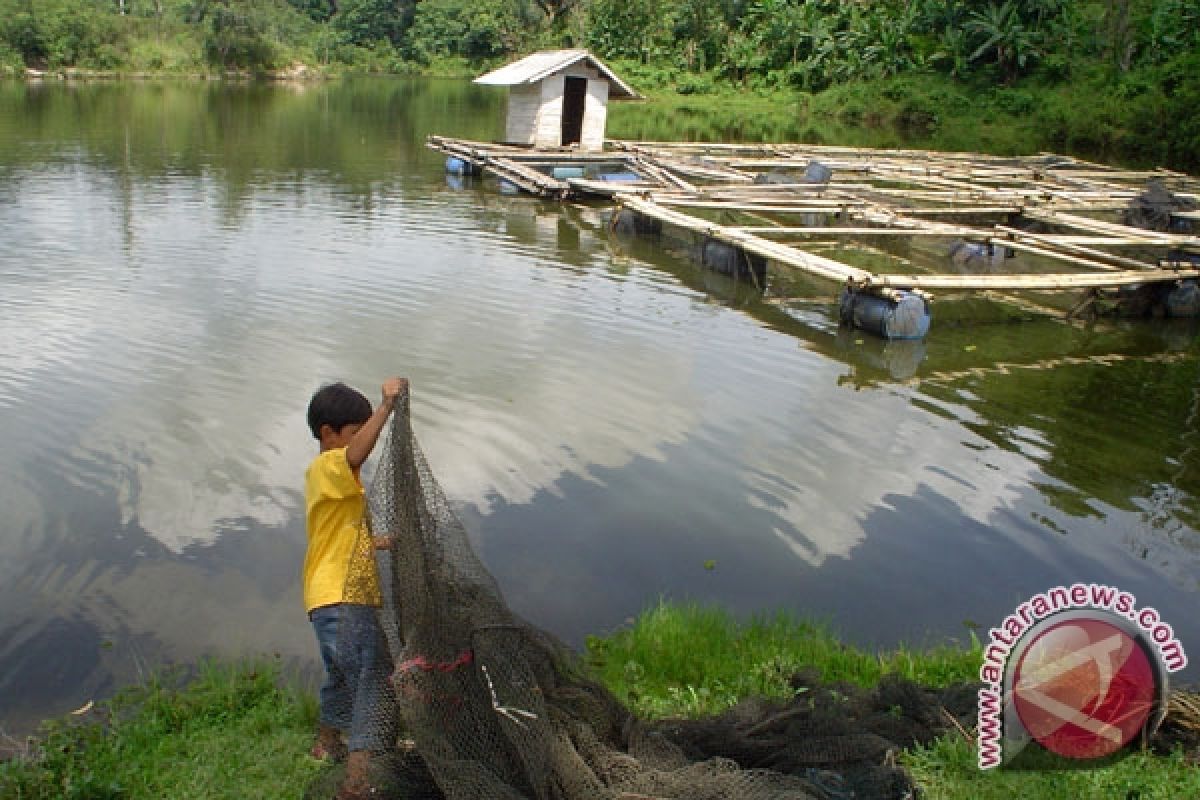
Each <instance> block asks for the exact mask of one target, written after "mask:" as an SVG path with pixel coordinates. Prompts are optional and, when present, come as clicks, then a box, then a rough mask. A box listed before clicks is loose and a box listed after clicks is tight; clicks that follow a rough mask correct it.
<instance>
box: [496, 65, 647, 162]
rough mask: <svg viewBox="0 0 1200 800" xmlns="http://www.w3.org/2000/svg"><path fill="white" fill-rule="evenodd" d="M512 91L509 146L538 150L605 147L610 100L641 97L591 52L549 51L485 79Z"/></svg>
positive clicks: (509, 110) (507, 132)
mask: <svg viewBox="0 0 1200 800" xmlns="http://www.w3.org/2000/svg"><path fill="white" fill-rule="evenodd" d="M475 83H482V84H487V85H490V86H507V87H508V120H507V123H506V125H505V134H504V136H505V141H507V142H508V143H509V144H529V145H533V146H534V147H566V146H568V145H578V147H579V149H580V150H601V149H603V147H604V124H605V121H606V119H607V117H608V100H609V98H610V97H629V98H636V97H638V96H639V95H638V93H637V92H635V91H634V90H633V89H631V88H629V86H628V85H627V84H626V83H625V82H624V81H622V80H621V79H620V78H618V77H617V76H616V75H615V74H614V73H613V71H612V70H611V69H609V68H608V67H606V66H605V65H604V64H603V63H601V61H600V59H598V58H596V57H595V56H593V55H592V54H591V53H589V52H588V51H587V50H545V51H543V52H540V53H534V54H533V55H531V56H526V57H525V58H522V59H521V60H520V61H514V62H513V63H511V64H509V65H507V66H504V67H501V68H500V69H498V70H494V71H492V72H489V73H487V74H486V75H481V76H480V77H478V78H476V79H475Z"/></svg>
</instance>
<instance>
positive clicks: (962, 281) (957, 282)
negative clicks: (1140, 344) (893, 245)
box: [867, 267, 1200, 290]
mask: <svg viewBox="0 0 1200 800" xmlns="http://www.w3.org/2000/svg"><path fill="white" fill-rule="evenodd" d="M1196 277H1200V268H1195V267H1192V268H1188V269H1178V270H1172V269H1155V270H1127V271H1123V272H1105V273H1100V274H1097V273H1086V272H1084V273H1047V274H1043V275H876V276H874V277H873V279H872V280H871V282H870V283H869V284H867V285H868V286H872V287H874V286H881V287H891V288H896V289H993V290H1003V289H1010V290H1020V289H1025V290H1030V289H1038V290H1048V289H1103V288H1108V287H1116V286H1131V285H1134V284H1139V283H1151V282H1158V281H1175V280H1181V279H1184V278H1196Z"/></svg>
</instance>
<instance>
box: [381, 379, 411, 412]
mask: <svg viewBox="0 0 1200 800" xmlns="http://www.w3.org/2000/svg"><path fill="white" fill-rule="evenodd" d="M407 391H408V378H388V379H387V380H386V381H384V382H383V402H384V403H385V404H387V405H389V406H391V405H394V404H395V402H396V398H397V397H399V396H400V395H402V394H404V393H406V392H407Z"/></svg>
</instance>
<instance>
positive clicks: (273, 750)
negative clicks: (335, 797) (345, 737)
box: [0, 661, 321, 800]
mask: <svg viewBox="0 0 1200 800" xmlns="http://www.w3.org/2000/svg"><path fill="white" fill-rule="evenodd" d="M315 720H316V701H315V699H314V698H313V697H312V696H311V695H310V694H309V693H308V692H306V691H303V690H301V689H299V688H298V686H297V682H295V681H289V680H286V679H285V678H284V677H283V676H282V674H281V672H280V670H279V668H278V667H277V666H276V665H275V664H274V663H273V662H268V661H261V662H254V663H247V664H239V665H229V664H213V663H205V664H202V665H201V666H200V668H199V670H198V673H197V674H196V675H195V676H194V678H193V679H192V680H191V681H190V682H188V683H187V684H186V685H184V686H179V685H178V682H177V681H174V680H171V679H169V678H168V677H156V678H153V679H151V680H150V681H148V682H147V683H146V685H144V686H141V687H137V688H134V689H128V690H126V691H124V692H122V693H120V694H119V695H118V696H117V697H115V698H114V699H112V700H111V701H108V702H105V703H102V704H98V705H97V706H96V707H95V708H94V709H93V710H92V711H90V712H88V713H87V714H86V715H84V716H82V717H79V718H68V719H66V720H60V721H56V722H53V723H48V724H47V725H46V726H45V728H44V729H43V731H42V734H41V737H40V741H39V743H38V745H37V746H36V747H35V748H34V749H33V751H32V752H31V753H29V754H28V755H27V756H26V757H24V758H19V759H17V760H14V761H11V762H8V763H3V764H0V797H3V798H5V800H43V799H44V800H50V799H51V798H55V800H59V799H60V798H61V800H116V799H117V798H120V799H121V800H140V799H141V798H145V800H162V798H185V797H186V798H229V799H230V800H234V798H237V799H238V800H246V799H247V798H263V800H267V799H268V798H271V799H274V798H287V797H293V798H299V797H302V796H303V794H304V790H305V789H306V788H307V786H308V784H309V782H310V781H311V780H312V779H313V778H314V777H315V775H316V774H317V773H318V772H319V771H320V769H321V766H320V764H319V763H318V762H316V761H314V760H313V759H311V758H309V757H308V755H307V753H308V748H309V746H310V745H311V743H312V731H313V728H314V725H315Z"/></svg>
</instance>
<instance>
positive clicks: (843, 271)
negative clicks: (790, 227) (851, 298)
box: [619, 197, 871, 282]
mask: <svg viewBox="0 0 1200 800" xmlns="http://www.w3.org/2000/svg"><path fill="white" fill-rule="evenodd" d="M619 202H620V204H621V205H622V206H624V207H625V208H629V209H631V210H633V211H636V212H637V213H639V214H644V215H646V216H648V217H652V218H654V219H657V220H660V221H661V222H665V223H667V224H670V225H674V226H676V227H679V228H683V229H685V230H690V231H692V232H694V233H699V234H702V235H704V236H707V237H710V238H713V239H717V240H719V241H723V242H726V243H728V244H734V245H737V246H738V247H741V248H743V249H744V250H747V251H749V252H751V253H755V254H757V255H761V256H763V257H765V258H770V259H773V260H775V261H779V262H782V263H785V264H789V265H791V266H795V267H799V268H800V269H803V270H806V271H808V272H811V273H813V274H814V275H819V276H820V277H823V278H828V279H830V280H834V281H839V282H846V281H858V282H863V281H867V280H869V279H870V278H871V273H869V272H867V271H866V270H861V269H858V268H857V267H851V266H849V265H848V264H843V263H841V262H840V261H835V260H833V259H831V258H825V257H824V256H818V255H814V254H812V253H805V252H803V251H801V250H797V249H795V248H791V247H786V246H784V245H781V244H778V243H777V242H772V241H769V240H766V239H762V238H759V237H757V236H754V235H753V234H748V233H739V232H736V231H729V230H726V229H725V228H724V227H723V226H721V225H718V224H716V223H713V222H707V221H705V220H700V219H697V218H696V217H692V216H689V215H687V214H681V213H679V212H678V211H673V210H671V209H669V208H665V207H663V206H660V205H658V204H657V203H654V202H652V201H650V200H643V199H640V198H634V197H622V198H620V199H619Z"/></svg>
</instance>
